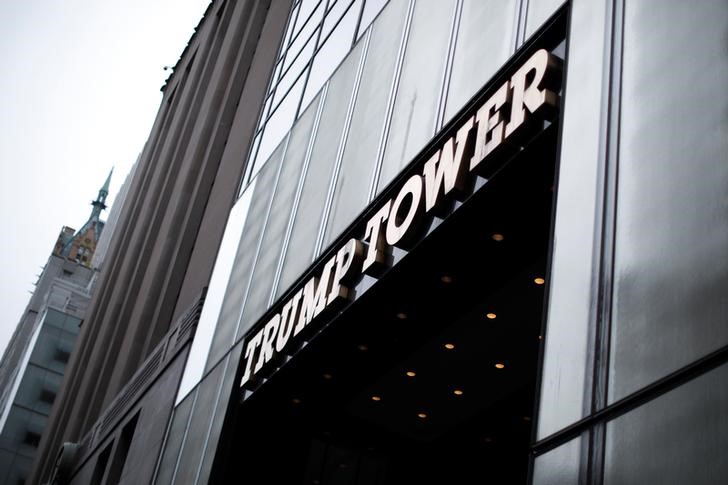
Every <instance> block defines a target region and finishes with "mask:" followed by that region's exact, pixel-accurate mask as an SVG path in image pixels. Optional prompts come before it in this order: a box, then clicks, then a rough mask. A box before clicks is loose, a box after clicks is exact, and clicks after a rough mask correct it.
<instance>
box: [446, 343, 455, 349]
mask: <svg viewBox="0 0 728 485" xmlns="http://www.w3.org/2000/svg"><path fill="white" fill-rule="evenodd" d="M445 348H446V349H447V350H452V349H454V348H455V344H445Z"/></svg>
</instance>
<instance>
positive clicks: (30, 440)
mask: <svg viewBox="0 0 728 485" xmlns="http://www.w3.org/2000/svg"><path fill="white" fill-rule="evenodd" d="M23 443H24V444H26V445H29V446H32V447H33V448H36V447H37V446H38V443H40V434H38V433H35V432H33V431H26V432H25V437H24V438H23Z"/></svg>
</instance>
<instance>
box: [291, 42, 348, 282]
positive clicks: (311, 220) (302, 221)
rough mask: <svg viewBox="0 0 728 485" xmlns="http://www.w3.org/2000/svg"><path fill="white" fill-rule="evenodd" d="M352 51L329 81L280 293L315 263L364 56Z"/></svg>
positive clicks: (292, 233)
mask: <svg viewBox="0 0 728 485" xmlns="http://www.w3.org/2000/svg"><path fill="white" fill-rule="evenodd" d="M359 45H361V43H360V44H359ZM352 52H353V54H351V53H350V54H349V56H348V57H347V58H346V59H345V60H344V62H342V64H341V65H340V66H339V68H338V69H337V70H336V72H335V73H334V75H333V76H332V77H331V79H330V80H329V84H328V88H327V90H326V98H325V100H324V106H323V111H322V114H321V121H320V124H319V126H318V129H317V132H316V139H315V141H314V145H313V149H312V153H311V161H310V164H309V167H308V171H307V173H306V179H305V180H304V183H303V189H302V192H301V200H300V202H299V205H298V210H297V213H296V219H295V221H294V223H293V230H292V232H291V238H290V241H289V243H288V248H287V250H286V255H285V260H284V262H283V269H282V272H281V278H280V282H279V284H278V293H279V294H280V293H281V292H282V291H285V290H286V289H287V288H288V287H289V286H290V285H291V283H293V282H294V281H295V280H296V278H298V277H299V276H300V275H301V273H303V271H305V270H306V268H307V267H308V266H309V265H310V264H311V262H312V261H313V257H314V252H315V251H314V249H315V246H316V239H317V236H318V233H319V229H320V228H321V224H322V222H321V221H322V216H323V213H324V205H325V204H326V196H327V192H328V188H329V184H330V183H331V178H332V177H333V172H334V166H335V163H336V154H337V151H338V149H339V144H340V142H341V137H342V130H343V126H344V124H345V122H346V116H347V108H348V106H349V104H350V101H351V96H352V90H353V88H354V81H355V79H356V72H357V67H358V64H359V59H360V55H361V50H360V48H359V47H356V48H355V49H354V50H353V51H352Z"/></svg>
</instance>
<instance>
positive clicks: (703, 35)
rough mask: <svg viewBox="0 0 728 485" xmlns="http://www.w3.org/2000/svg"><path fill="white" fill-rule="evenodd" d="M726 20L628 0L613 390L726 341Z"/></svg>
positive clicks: (720, 14) (684, 6)
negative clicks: (647, 343)
mask: <svg viewBox="0 0 728 485" xmlns="http://www.w3.org/2000/svg"><path fill="white" fill-rule="evenodd" d="M727 25H728V2H725V1H723V0H710V1H705V2H701V3H700V8H695V6H694V5H693V4H691V3H688V2H681V1H669V2H664V1H656V0H654V1H630V2H627V4H626V9H625V28H624V57H623V66H624V71H623V74H622V82H623V86H622V89H623V90H622V103H621V109H622V113H621V131H620V151H619V184H618V189H617V191H618V193H617V221H616V226H617V229H616V241H615V246H616V248H615V262H614V265H615V267H614V298H613V302H614V305H613V319H614V321H613V326H612V329H613V331H612V347H611V349H612V354H611V358H610V363H611V375H610V384H611V389H610V401H615V400H617V399H620V398H621V397H623V396H625V395H627V394H629V393H631V392H634V391H636V390H638V389H639V388H641V387H643V386H645V385H647V384H649V383H651V382H653V381H654V380H656V379H659V378H661V377H663V376H665V375H666V374H668V373H670V372H673V371H674V370H676V369H678V368H680V367H682V366H684V365H686V364H688V363H690V362H692V361H694V360H695V359H697V358H699V357H701V356H703V355H705V354H707V353H709V352H711V351H713V350H715V349H717V348H719V347H721V346H723V345H726V343H728V325H726V322H727V321H728V293H727V292H726V291H725V289H726V288H728V271H726V264H725V262H726V261H728V211H726V203H725V202H726V187H728V163H726V154H727V153H728V136H726V134H727V133H728V116H726V113H728V97H726V96H724V95H718V94H719V93H724V92H725V87H726V86H728V56H727V55H726V44H725V42H726V38H727V35H728V30H726V26H727ZM646 342H649V345H646Z"/></svg>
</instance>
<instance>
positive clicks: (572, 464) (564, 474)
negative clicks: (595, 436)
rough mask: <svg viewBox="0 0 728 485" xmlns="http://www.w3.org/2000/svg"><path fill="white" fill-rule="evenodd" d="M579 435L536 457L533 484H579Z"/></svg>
mask: <svg viewBox="0 0 728 485" xmlns="http://www.w3.org/2000/svg"><path fill="white" fill-rule="evenodd" d="M580 457H581V437H579V438H574V439H573V440H571V441H569V442H567V443H565V444H563V445H561V446H559V447H558V448H556V449H555V450H551V451H549V452H548V453H545V454H543V455H540V456H538V457H536V460H535V461H534V464H533V482H532V483H533V485H579V462H580Z"/></svg>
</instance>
